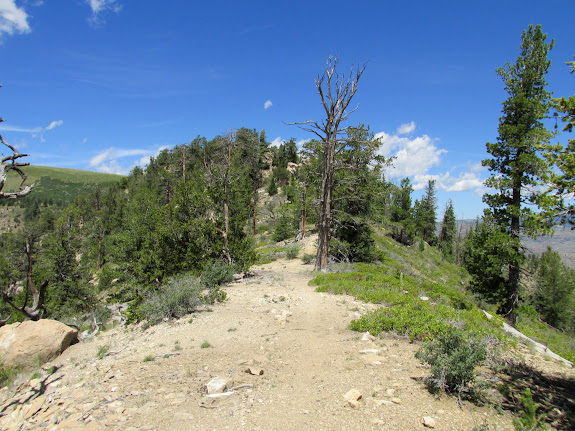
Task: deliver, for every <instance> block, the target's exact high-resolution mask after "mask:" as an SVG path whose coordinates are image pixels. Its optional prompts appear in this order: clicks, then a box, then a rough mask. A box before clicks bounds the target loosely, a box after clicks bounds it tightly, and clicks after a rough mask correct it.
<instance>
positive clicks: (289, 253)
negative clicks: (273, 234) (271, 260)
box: [285, 245, 300, 260]
mask: <svg viewBox="0 0 575 431" xmlns="http://www.w3.org/2000/svg"><path fill="white" fill-rule="evenodd" d="M299 249H300V247H299V246H297V245H291V246H289V247H286V250H285V254H286V259H289V260H292V259H295V258H297V255H298V253H299Z"/></svg>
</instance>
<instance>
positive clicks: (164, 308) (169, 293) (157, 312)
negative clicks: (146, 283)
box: [138, 274, 204, 325]
mask: <svg viewBox="0 0 575 431" xmlns="http://www.w3.org/2000/svg"><path fill="white" fill-rule="evenodd" d="M202 291H203V285H202V283H201V282H200V279H199V278H197V277H193V276H191V275H186V274H184V275H178V276H175V277H172V278H170V279H169V280H168V281H167V282H166V283H164V284H163V285H162V286H161V287H160V288H158V289H157V290H156V291H155V292H153V293H151V294H150V295H149V296H148V297H146V298H144V300H143V301H142V303H141V305H140V306H139V309H138V317H139V318H140V319H142V320H147V321H148V323H150V324H152V325H154V324H157V323H160V322H161V321H162V320H164V319H167V320H171V319H179V318H181V317H183V316H185V315H186V314H189V313H192V312H193V311H194V310H195V309H196V308H197V307H198V306H199V305H201V304H202V303H203V302H204V296H203V295H202Z"/></svg>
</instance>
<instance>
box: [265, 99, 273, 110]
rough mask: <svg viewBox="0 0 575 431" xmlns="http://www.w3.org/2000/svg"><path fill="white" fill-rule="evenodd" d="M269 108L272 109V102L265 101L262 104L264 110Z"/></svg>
mask: <svg viewBox="0 0 575 431" xmlns="http://www.w3.org/2000/svg"><path fill="white" fill-rule="evenodd" d="M271 107H272V101H271V100H266V103H264V109H269V108H271Z"/></svg>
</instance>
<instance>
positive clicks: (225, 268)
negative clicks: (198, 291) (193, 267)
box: [200, 260, 234, 288]
mask: <svg viewBox="0 0 575 431" xmlns="http://www.w3.org/2000/svg"><path fill="white" fill-rule="evenodd" d="M200 279H201V281H202V284H203V285H204V287H207V288H213V287H215V286H221V285H222V284H225V283H229V282H230V281H233V279H234V268H233V267H231V266H230V265H228V264H226V263H225V262H224V261H223V260H214V261H213V262H212V264H211V265H208V266H207V267H206V269H204V270H203V271H202V274H201V275H200Z"/></svg>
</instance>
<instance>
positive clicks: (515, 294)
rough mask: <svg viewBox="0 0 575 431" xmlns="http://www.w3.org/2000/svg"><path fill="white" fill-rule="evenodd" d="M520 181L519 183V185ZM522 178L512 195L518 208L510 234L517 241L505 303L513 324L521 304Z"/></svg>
mask: <svg viewBox="0 0 575 431" xmlns="http://www.w3.org/2000/svg"><path fill="white" fill-rule="evenodd" d="M517 182H519V185H517ZM521 183H522V180H521V179H517V180H516V184H515V186H514V187H513V196H512V207H513V208H515V209H516V212H514V213H513V214H511V225H510V229H511V232H510V236H511V238H512V239H513V240H515V241H517V242H516V243H515V244H514V245H513V247H514V249H513V254H514V256H513V259H512V260H511V262H510V263H509V266H508V269H509V282H508V283H509V284H508V286H507V303H506V305H505V315H506V318H507V320H508V321H509V323H510V324H511V325H513V326H515V324H516V323H517V315H516V314H515V309H516V308H517V306H518V305H519V286H520V268H519V265H520V262H519V254H520V253H521V250H520V248H521V243H520V242H519V229H520V222H521V221H520V217H519V211H520V210H521V185H520V184H521Z"/></svg>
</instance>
